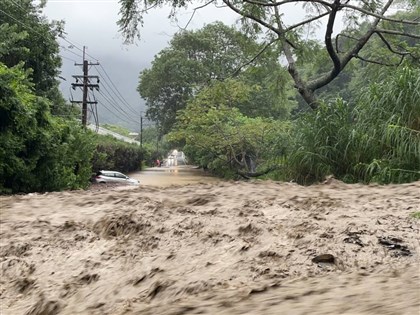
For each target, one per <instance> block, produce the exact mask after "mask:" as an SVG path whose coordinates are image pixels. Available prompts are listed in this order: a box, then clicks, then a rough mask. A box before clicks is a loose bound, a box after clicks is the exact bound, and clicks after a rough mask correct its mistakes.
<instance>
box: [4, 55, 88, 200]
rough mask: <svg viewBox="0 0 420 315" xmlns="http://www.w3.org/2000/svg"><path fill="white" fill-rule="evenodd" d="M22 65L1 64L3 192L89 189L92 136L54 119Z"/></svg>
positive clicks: (72, 125) (74, 124)
mask: <svg viewBox="0 0 420 315" xmlns="http://www.w3.org/2000/svg"><path fill="white" fill-rule="evenodd" d="M32 86H33V84H32V83H31V82H30V80H29V79H28V73H27V72H25V71H24V70H23V68H22V66H21V65H19V66H16V67H12V68H8V67H6V66H5V65H4V64H2V63H0V193H16V192H33V191H52V190H63V189H76V188H83V187H86V186H87V184H88V179H89V176H90V159H91V155H92V152H93V148H94V147H93V144H92V141H91V140H92V138H91V133H90V132H86V131H84V130H82V129H81V128H80V126H79V125H78V124H77V123H76V122H73V121H64V120H63V119H60V118H55V117H52V116H51V113H50V107H49V106H50V102H49V101H48V100H47V99H45V98H42V97H39V96H36V95H35V94H34V92H33V90H32Z"/></svg>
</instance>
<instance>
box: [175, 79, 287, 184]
mask: <svg viewBox="0 0 420 315" xmlns="http://www.w3.org/2000/svg"><path fill="white" fill-rule="evenodd" d="M225 85H228V87H229V88H223V86H225ZM249 92H250V91H249V89H248V87H247V86H245V85H243V84H238V82H231V81H230V82H229V81H224V82H218V83H216V84H214V85H213V86H211V87H207V88H205V89H203V90H202V91H201V92H200V93H199V94H198V95H197V96H196V97H195V98H194V99H193V100H192V101H191V102H190V103H189V104H188V105H187V107H186V108H185V109H183V110H180V112H179V115H178V119H177V124H176V125H175V128H174V131H173V132H171V133H170V134H169V135H168V138H169V140H170V141H176V142H182V143H184V149H183V150H184V152H185V153H186V154H187V155H188V157H189V159H190V160H191V161H192V162H193V163H196V164H198V165H200V166H202V167H205V168H209V169H211V170H212V171H213V172H215V173H218V174H220V175H223V176H229V175H235V174H239V175H241V176H244V177H256V176H261V175H264V174H266V173H268V172H270V171H272V170H274V169H275V168H276V167H277V164H278V163H277V162H278V159H279V158H281V156H283V155H284V154H285V151H286V147H287V138H288V137H287V132H286V131H287V127H288V123H286V122H281V121H276V120H273V119H270V118H261V117H256V118H249V117H246V116H244V115H243V114H242V113H240V111H239V110H238V108H236V107H235V106H237V105H240V104H241V103H243V102H247V101H248V99H249V97H250V93H249Z"/></svg>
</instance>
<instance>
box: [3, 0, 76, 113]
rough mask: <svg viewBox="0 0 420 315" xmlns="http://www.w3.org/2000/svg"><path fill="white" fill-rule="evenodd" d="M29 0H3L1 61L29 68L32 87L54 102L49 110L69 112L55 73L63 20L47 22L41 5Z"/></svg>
mask: <svg viewBox="0 0 420 315" xmlns="http://www.w3.org/2000/svg"><path fill="white" fill-rule="evenodd" d="M43 5H44V4H43V3H42V2H41V4H40V5H35V4H33V1H31V0H22V1H11V0H5V1H2V7H1V10H2V11H1V12H0V22H1V24H0V62H2V63H3V64H5V65H6V66H7V67H9V68H11V67H14V66H16V65H18V64H19V63H22V64H23V67H24V69H27V70H29V69H30V76H31V78H32V82H33V83H34V86H33V88H34V89H35V92H36V94H37V95H39V96H43V97H46V98H48V99H49V100H51V101H52V102H53V107H52V110H53V111H56V112H57V113H58V114H62V113H63V111H65V114H68V110H65V109H63V108H64V107H65V101H64V99H63V97H62V95H61V93H60V91H59V82H58V81H57V77H58V75H59V73H60V67H61V57H60V55H59V51H60V49H59V44H58V42H57V41H56V38H57V36H58V35H59V34H60V33H61V31H62V28H63V23H62V22H52V23H49V22H48V21H47V19H46V18H45V17H43V16H41V14H40V12H41V11H40V10H41V9H42V7H43Z"/></svg>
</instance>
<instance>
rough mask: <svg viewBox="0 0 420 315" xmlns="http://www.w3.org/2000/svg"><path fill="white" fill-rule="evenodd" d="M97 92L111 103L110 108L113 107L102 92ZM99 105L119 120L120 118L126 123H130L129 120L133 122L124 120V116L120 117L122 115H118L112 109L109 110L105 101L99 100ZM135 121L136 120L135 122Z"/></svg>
mask: <svg viewBox="0 0 420 315" xmlns="http://www.w3.org/2000/svg"><path fill="white" fill-rule="evenodd" d="M99 94H100V95H101V96H102V97H103V98H104V99H105V100H106V101H107V102H108V104H110V105H111V107H112V108H114V107H113V104H112V102H110V101H109V100H108V99H107V98H106V97H105V96H104V95H103V94H102V93H100V92H99ZM101 105H102V106H103V107H104V108H105V109H106V110H107V111H108V112H109V113H111V114H112V115H114V116H115V117H117V118H118V119H120V120H122V121H124V122H126V123H130V122H133V120H131V121H128V120H126V119H124V118H122V117H120V116H119V115H117V114H116V113H115V112H113V111H112V110H110V109H109V108H108V106H106V105H105V103H104V102H101ZM136 123H137V122H136Z"/></svg>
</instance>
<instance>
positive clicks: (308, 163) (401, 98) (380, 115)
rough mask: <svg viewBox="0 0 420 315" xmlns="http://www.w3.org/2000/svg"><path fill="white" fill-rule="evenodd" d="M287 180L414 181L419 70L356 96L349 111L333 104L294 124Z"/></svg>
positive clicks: (418, 172)
mask: <svg viewBox="0 0 420 315" xmlns="http://www.w3.org/2000/svg"><path fill="white" fill-rule="evenodd" d="M294 135H295V137H294V139H295V140H294V143H293V146H292V150H291V153H290V154H289V157H288V160H287V166H288V167H287V168H288V170H289V174H288V176H289V177H290V178H293V179H295V180H296V181H298V182H300V183H303V184H308V183H311V182H315V181H320V180H322V179H323V178H324V177H325V176H326V175H330V174H332V175H334V176H335V177H336V178H340V179H342V180H344V181H346V182H360V181H361V182H372V181H374V182H379V183H391V182H396V183H401V182H408V181H414V180H419V179H420V69H413V68H410V67H408V66H406V67H401V68H399V69H397V70H396V71H395V72H394V73H393V74H392V75H390V76H384V79H383V81H382V82H380V83H376V84H373V85H372V86H370V87H368V88H366V89H365V90H364V91H362V93H361V95H360V97H359V99H358V101H357V103H356V104H355V105H354V106H351V105H350V104H346V103H344V102H343V101H342V100H337V101H336V102H335V103H330V104H323V105H321V106H320V108H319V110H317V111H316V112H311V113H306V114H304V115H303V116H302V117H300V118H299V119H298V120H297V121H296V124H295V130H294Z"/></svg>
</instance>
